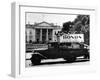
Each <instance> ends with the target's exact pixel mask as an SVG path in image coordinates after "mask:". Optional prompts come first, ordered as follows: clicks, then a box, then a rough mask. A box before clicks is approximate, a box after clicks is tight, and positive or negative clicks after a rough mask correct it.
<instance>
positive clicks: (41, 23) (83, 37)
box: [25, 12, 90, 67]
mask: <svg viewBox="0 0 100 80" xmlns="http://www.w3.org/2000/svg"><path fill="white" fill-rule="evenodd" d="M89 36H90V15H85V14H84V15H83V14H69V13H68V14H67V13H62V14H61V13H46V12H26V13H25V45H26V46H25V50H26V51H25V52H26V53H25V67H32V66H43V65H55V64H72V63H73V64H75V63H85V62H89V61H90V53H89V47H90V39H89Z"/></svg>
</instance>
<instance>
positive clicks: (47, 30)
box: [46, 29, 48, 42]
mask: <svg viewBox="0 0 100 80" xmlns="http://www.w3.org/2000/svg"><path fill="white" fill-rule="evenodd" d="M46 41H47V42H48V29H47V32H46Z"/></svg>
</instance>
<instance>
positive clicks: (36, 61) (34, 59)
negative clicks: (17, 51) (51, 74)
mask: <svg viewBox="0 0 100 80" xmlns="http://www.w3.org/2000/svg"><path fill="white" fill-rule="evenodd" d="M31 62H32V65H39V64H40V62H41V59H40V57H39V55H33V56H32V58H31Z"/></svg>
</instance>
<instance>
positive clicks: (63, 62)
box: [33, 59, 89, 66]
mask: <svg viewBox="0 0 100 80" xmlns="http://www.w3.org/2000/svg"><path fill="white" fill-rule="evenodd" d="M87 61H89V59H88V60H76V61H74V62H67V61H58V62H45V63H40V64H39V65H52V64H66V63H68V64H70V63H77V62H78V63H79V62H87ZM33 66H37V65H33Z"/></svg>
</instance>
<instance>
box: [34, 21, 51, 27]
mask: <svg viewBox="0 0 100 80" xmlns="http://www.w3.org/2000/svg"><path fill="white" fill-rule="evenodd" d="M35 26H37V27H52V26H53V24H52V23H47V22H41V23H38V24H36V25H35Z"/></svg>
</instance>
